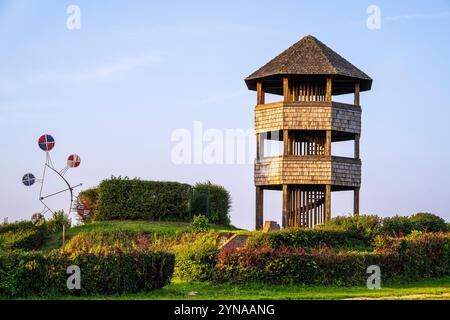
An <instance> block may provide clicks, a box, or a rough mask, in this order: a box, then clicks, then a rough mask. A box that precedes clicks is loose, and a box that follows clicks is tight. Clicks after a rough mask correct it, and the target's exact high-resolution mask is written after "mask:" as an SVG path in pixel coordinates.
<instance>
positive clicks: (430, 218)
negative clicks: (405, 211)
mask: <svg viewBox="0 0 450 320" xmlns="http://www.w3.org/2000/svg"><path fill="white" fill-rule="evenodd" d="M410 221H411V222H412V223H413V224H414V229H416V230H422V231H428V232H438V231H446V230H447V225H446V223H445V220H444V219H442V218H441V217H438V216H436V215H434V214H432V213H423V212H419V213H416V214H414V215H412V216H411V218H410Z"/></svg>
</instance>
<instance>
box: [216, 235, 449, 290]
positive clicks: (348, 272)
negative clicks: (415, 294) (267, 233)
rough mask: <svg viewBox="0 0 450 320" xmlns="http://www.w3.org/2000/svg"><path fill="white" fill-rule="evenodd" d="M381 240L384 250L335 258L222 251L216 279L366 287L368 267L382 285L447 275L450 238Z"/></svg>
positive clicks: (284, 250)
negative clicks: (372, 267)
mask: <svg viewBox="0 0 450 320" xmlns="http://www.w3.org/2000/svg"><path fill="white" fill-rule="evenodd" d="M383 239H384V238H383ZM385 240H386V241H385V242H383V243H384V246H380V247H378V248H379V249H378V250H377V251H376V252H373V253H372V252H371V253H368V252H364V253H362V252H338V253H336V252H335V251H334V250H332V249H331V248H329V247H326V246H323V247H322V248H319V249H313V250H312V251H306V250H305V249H303V248H299V247H279V248H272V247H270V246H269V245H263V246H259V247H253V248H250V247H247V248H243V249H241V250H238V251H237V250H222V251H221V252H220V253H219V255H218V258H217V266H216V280H217V281H219V282H225V281H228V282H252V281H260V282H268V283H279V284H290V283H297V284H314V285H364V284H365V283H366V280H367V278H368V274H367V273H366V270H367V267H368V266H370V265H378V266H379V267H380V268H381V276H382V279H383V280H418V279H423V278H427V277H439V276H446V275H450V259H449V244H450V235H449V234H443V233H436V234H424V235H420V236H411V237H408V238H403V239H399V240H389V238H386V239H385ZM378 241H381V240H378Z"/></svg>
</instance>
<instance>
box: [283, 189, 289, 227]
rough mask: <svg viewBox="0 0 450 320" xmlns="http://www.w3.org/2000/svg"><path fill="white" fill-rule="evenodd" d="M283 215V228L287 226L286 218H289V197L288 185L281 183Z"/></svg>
mask: <svg viewBox="0 0 450 320" xmlns="http://www.w3.org/2000/svg"><path fill="white" fill-rule="evenodd" d="M282 190H283V211H282V212H283V217H282V225H283V228H287V227H288V226H289V225H288V219H289V197H288V185H287V184H283V189H282Z"/></svg>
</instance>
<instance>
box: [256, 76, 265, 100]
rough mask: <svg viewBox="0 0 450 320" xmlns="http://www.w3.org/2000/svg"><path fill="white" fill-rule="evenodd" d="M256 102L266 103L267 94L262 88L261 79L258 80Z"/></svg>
mask: <svg viewBox="0 0 450 320" xmlns="http://www.w3.org/2000/svg"><path fill="white" fill-rule="evenodd" d="M256 92H257V93H256V104H257V105H260V104H264V103H265V101H264V100H265V94H264V91H263V89H262V83H261V81H258V83H257V84H256Z"/></svg>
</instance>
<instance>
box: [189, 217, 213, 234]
mask: <svg viewBox="0 0 450 320" xmlns="http://www.w3.org/2000/svg"><path fill="white" fill-rule="evenodd" d="M191 228H192V230H193V231H195V232H205V231H208V230H209V220H208V218H207V217H205V216H204V215H202V214H199V215H198V216H194V219H193V220H192V224H191Z"/></svg>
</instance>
